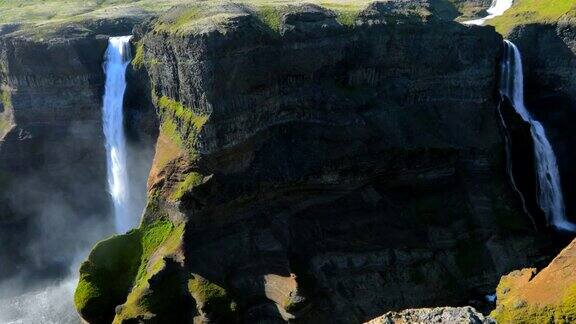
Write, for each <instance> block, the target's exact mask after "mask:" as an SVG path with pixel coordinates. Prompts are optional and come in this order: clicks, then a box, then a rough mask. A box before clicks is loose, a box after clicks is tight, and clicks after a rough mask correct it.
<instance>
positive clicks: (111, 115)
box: [103, 36, 136, 233]
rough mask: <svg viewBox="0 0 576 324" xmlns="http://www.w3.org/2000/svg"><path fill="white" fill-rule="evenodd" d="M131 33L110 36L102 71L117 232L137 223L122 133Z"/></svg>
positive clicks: (107, 155)
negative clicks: (130, 191)
mask: <svg viewBox="0 0 576 324" xmlns="http://www.w3.org/2000/svg"><path fill="white" fill-rule="evenodd" d="M130 39H131V36H123V37H111V38H110V40H109V44H108V50H107V51H106V57H105V62H104V72H105V73H106V86H105V92H104V107H103V124H104V135H105V137H106V158H107V167H108V170H107V171H108V189H109V191H110V195H111V196H112V200H113V204H114V224H115V227H116V231H117V232H118V233H124V232H126V231H128V230H129V229H131V228H132V227H134V225H136V217H134V215H132V213H131V208H130V201H129V200H130V198H129V197H130V195H129V192H128V190H129V185H128V172H127V169H126V139H125V136H124V115H123V111H122V108H123V101H124V92H125V90H126V68H127V66H128V64H129V63H130V47H129V46H130V45H129V42H130Z"/></svg>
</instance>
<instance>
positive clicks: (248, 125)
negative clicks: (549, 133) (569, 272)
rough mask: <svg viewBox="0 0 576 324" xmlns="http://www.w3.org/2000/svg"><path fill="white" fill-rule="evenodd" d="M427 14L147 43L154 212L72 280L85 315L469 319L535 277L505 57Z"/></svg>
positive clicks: (470, 30)
mask: <svg viewBox="0 0 576 324" xmlns="http://www.w3.org/2000/svg"><path fill="white" fill-rule="evenodd" d="M434 12H442V11H439V9H438V8H437V7H435V6H434V5H433V2H431V3H428V2H426V1H421V2H419V3H418V5H409V4H407V3H403V2H385V3H374V4H371V5H369V6H368V7H367V8H366V9H364V10H363V11H362V12H361V13H360V14H359V15H357V16H355V17H354V18H353V19H352V20H342V19H341V17H342V16H341V15H340V14H339V13H338V12H334V11H331V10H328V9H325V8H321V7H318V6H313V5H303V6H287V7H273V8H270V7H251V6H244V5H235V4H229V5H223V6H210V7H198V6H189V7H182V8H177V9H175V10H173V11H171V12H168V13H167V14H166V15H164V16H162V17H161V18H159V19H158V20H157V21H155V22H153V23H151V24H150V25H149V26H148V27H147V28H142V29H141V31H140V32H139V33H138V35H137V45H136V47H137V52H136V55H135V65H136V66H140V67H141V68H145V69H146V70H147V71H148V73H149V75H150V82H151V88H152V100H153V101H154V103H155V105H156V107H157V111H158V113H159V118H160V136H159V139H158V143H157V150H156V156H155V160H154V166H153V169H152V172H151V175H150V179H149V202H148V206H147V210H146V212H145V215H144V218H143V222H142V225H141V227H140V228H139V229H136V230H134V231H133V232H131V233H128V234H127V235H121V236H117V237H114V238H112V239H110V240H107V241H104V242H102V243H100V244H99V245H97V246H96V247H95V249H94V250H93V251H92V254H91V256H90V257H89V259H88V260H87V261H86V262H85V263H84V264H83V265H82V269H81V280H80V283H79V286H78V288H77V291H76V299H75V300H76V305H77V307H78V309H79V312H80V314H81V315H82V316H83V317H84V318H85V319H86V320H89V321H91V322H92V323H100V322H102V323H104V322H107V321H111V320H112V319H114V321H115V322H117V323H121V322H128V321H130V320H140V321H145V322H146V321H158V320H159V321H183V320H189V319H191V318H192V317H194V318H196V319H197V320H202V321H209V322H227V321H230V320H232V319H236V320H240V321H248V322H253V321H258V320H273V321H286V320H290V321H295V322H318V321H331V322H360V321H362V320H367V319H370V318H374V317H375V316H377V315H380V314H381V313H383V311H385V310H394V309H402V308H406V307H417V306H434V305H441V304H459V303H464V302H468V301H469V299H471V298H474V296H480V295H481V294H485V293H488V292H489V291H491V290H492V289H493V287H494V286H495V284H496V282H497V280H498V278H499V276H500V275H501V274H502V273H505V272H506V271H509V270H511V269H514V268H516V267H518V265H523V264H534V263H539V262H541V261H543V260H545V258H546V253H547V248H548V247H549V242H548V240H547V237H546V234H543V233H538V232H535V230H534V227H533V224H532V222H531V220H530V218H529V217H528V216H527V215H526V214H525V213H524V212H523V210H522V206H521V204H520V200H519V199H518V196H517V195H516V193H515V192H514V191H513V190H512V188H511V186H510V185H509V183H508V180H507V179H508V178H507V174H506V163H505V153H504V137H503V134H502V133H501V129H500V126H499V125H500V119H499V116H498V113H497V104H498V101H499V98H498V96H497V89H498V86H497V82H498V64H499V60H500V56H501V41H502V39H501V37H500V36H499V35H498V34H496V33H495V32H494V30H493V29H492V28H481V27H465V26H462V25H459V24H457V23H454V22H452V21H449V20H444V19H442V18H443V16H442V15H434V14H433V13H434ZM124 246H130V247H131V248H130V249H126V248H123V247H124ZM131 251H132V252H131ZM120 269H130V271H123V272H122V273H123V275H122V276H120V277H114V280H115V283H114V284H113V285H110V284H109V283H108V279H109V278H111V276H114V274H116V273H119V271H120ZM191 310H192V311H191Z"/></svg>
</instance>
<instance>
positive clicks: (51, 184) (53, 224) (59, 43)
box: [0, 21, 154, 281]
mask: <svg viewBox="0 0 576 324" xmlns="http://www.w3.org/2000/svg"><path fill="white" fill-rule="evenodd" d="M92 24H93V26H91V28H92V29H80V30H81V32H79V31H78V30H75V29H72V30H68V29H65V30H60V31H56V32H55V34H56V35H58V37H49V38H46V39H40V38H37V37H30V36H27V35H22V34H21V33H19V31H18V28H17V27H13V28H12V29H10V30H6V29H5V30H3V31H4V32H5V33H4V35H2V36H1V37H0V87H1V89H2V104H1V105H0V139H1V141H0V186H1V187H2V190H1V191H0V206H1V208H0V210H1V212H0V258H1V259H2V260H10V262H2V263H1V265H0V279H3V278H5V277H9V276H12V275H14V274H16V273H20V274H23V273H27V275H29V276H32V277H34V276H36V275H38V274H41V275H43V276H44V275H45V276H53V275H56V274H58V273H59V272H61V271H68V266H69V264H70V263H71V261H72V259H73V258H74V257H75V256H76V254H77V253H78V252H79V250H83V249H86V248H87V246H89V245H90V244H92V243H93V242H94V241H96V240H97V239H98V238H99V237H101V235H104V233H109V232H110V231H111V228H110V224H109V222H108V216H107V215H108V211H109V197H108V193H107V189H106V187H107V184H106V161H105V150H104V138H103V133H102V122H101V120H102V115H101V97H102V94H103V82H104V75H103V72H102V62H103V56H104V52H105V50H106V46H107V37H106V36H105V35H109V34H125V33H129V31H130V30H131V24H132V25H133V24H134V23H133V22H132V23H131V24H130V23H126V22H125V21H115V22H100V23H95V22H93V23H92ZM89 27H90V26H89ZM86 28H88V27H86ZM87 30H88V31H87ZM100 34H104V35H101V36H98V35H100ZM130 107H132V110H135V109H133V106H130ZM128 110H129V111H131V110H130V109H128ZM150 120H152V121H153V120H154V119H153V118H150ZM135 124H136V123H135ZM140 173H142V172H140ZM31 281H33V280H31Z"/></svg>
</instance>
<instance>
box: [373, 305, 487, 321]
mask: <svg viewBox="0 0 576 324" xmlns="http://www.w3.org/2000/svg"><path fill="white" fill-rule="evenodd" d="M410 323H445V324H449V323H460V324H495V323H496V322H495V321H494V320H492V319H491V318H489V317H484V315H482V314H481V313H479V312H477V311H476V310H475V309H474V308H472V307H469V306H467V307H461V308H454V307H442V308H423V309H408V310H404V311H401V312H389V313H386V314H385V315H383V316H381V317H378V318H375V319H373V320H371V321H369V322H366V324H410Z"/></svg>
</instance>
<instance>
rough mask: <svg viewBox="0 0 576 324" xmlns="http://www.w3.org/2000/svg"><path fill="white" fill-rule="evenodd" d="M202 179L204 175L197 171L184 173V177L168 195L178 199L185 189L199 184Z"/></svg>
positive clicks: (187, 189)
mask: <svg viewBox="0 0 576 324" xmlns="http://www.w3.org/2000/svg"><path fill="white" fill-rule="evenodd" d="M203 180H204V176H203V175H201V174H200V173H197V172H190V173H188V174H187V175H186V177H185V178H184V181H182V182H180V183H179V184H178V185H177V186H176V188H175V189H174V191H173V192H172V194H171V195H170V198H171V199H173V200H179V199H180V198H182V196H183V195H184V194H185V193H186V192H187V191H189V190H190V189H192V188H193V187H195V186H197V185H199V184H201V183H202V181H203Z"/></svg>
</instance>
